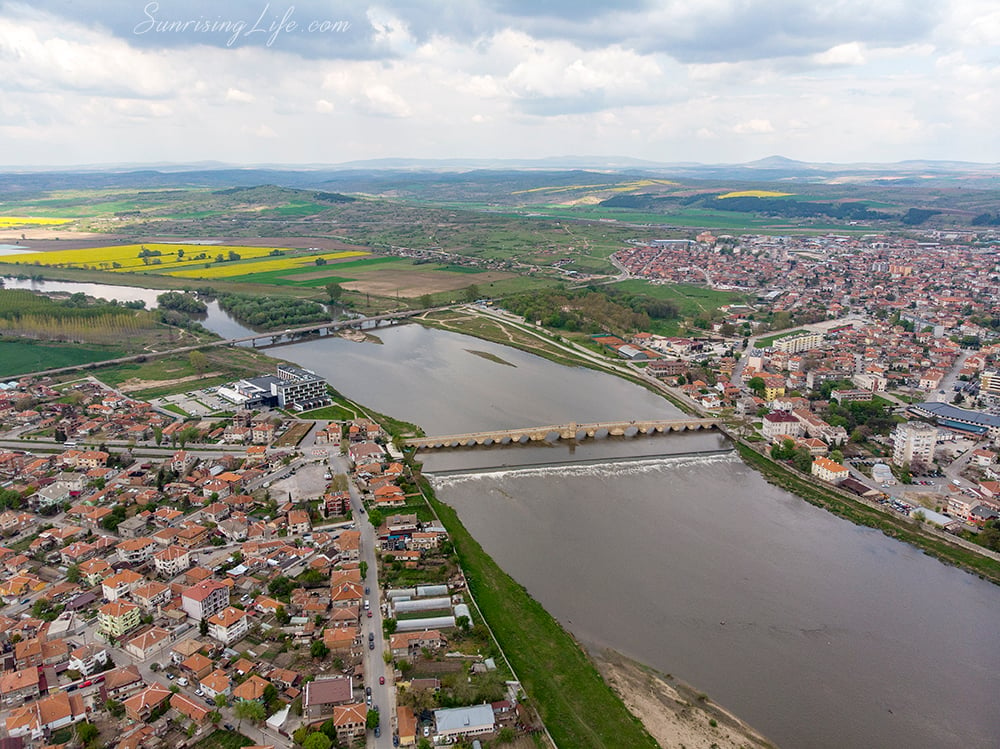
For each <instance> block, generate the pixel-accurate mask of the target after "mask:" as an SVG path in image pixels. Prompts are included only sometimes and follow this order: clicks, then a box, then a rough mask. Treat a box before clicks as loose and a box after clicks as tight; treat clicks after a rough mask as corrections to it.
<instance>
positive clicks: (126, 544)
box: [116, 536, 160, 564]
mask: <svg viewBox="0 0 1000 749" xmlns="http://www.w3.org/2000/svg"><path fill="white" fill-rule="evenodd" d="M116 548H117V550H118V558H119V559H120V560H122V561H123V562H125V563H126V564H142V563H143V562H145V561H147V560H148V559H150V558H151V557H152V556H153V554H154V553H155V552H156V551H157V550H158V549H159V548H160V547H159V546H157V544H156V541H154V540H153V539H151V538H149V537H148V536H140V537H139V538H130V539H127V540H125V541H122V542H121V543H120V544H118V546H117V547H116Z"/></svg>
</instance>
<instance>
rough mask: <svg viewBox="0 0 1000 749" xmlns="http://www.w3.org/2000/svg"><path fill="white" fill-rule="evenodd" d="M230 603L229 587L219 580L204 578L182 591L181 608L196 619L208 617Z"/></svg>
mask: <svg viewBox="0 0 1000 749" xmlns="http://www.w3.org/2000/svg"><path fill="white" fill-rule="evenodd" d="M228 603H229V588H227V587H226V586H225V585H223V584H222V583H220V582H219V581H218V580H211V579H209V580H202V581H201V582H200V583H195V584H194V585H192V586H191V587H190V588H185V589H184V591H183V592H182V593H181V608H182V609H183V610H184V613H186V614H187V615H188V616H190V617H191V618H192V619H194V620H195V621H201V620H202V619H207V618H208V617H210V616H214V615H215V614H217V613H219V612H220V611H222V609H224V608H225V607H226V606H227V605H228Z"/></svg>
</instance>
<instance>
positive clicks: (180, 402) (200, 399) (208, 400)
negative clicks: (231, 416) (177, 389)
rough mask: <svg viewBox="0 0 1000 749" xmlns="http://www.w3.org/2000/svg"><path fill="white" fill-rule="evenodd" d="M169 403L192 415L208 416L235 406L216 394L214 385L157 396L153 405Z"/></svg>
mask: <svg viewBox="0 0 1000 749" xmlns="http://www.w3.org/2000/svg"><path fill="white" fill-rule="evenodd" d="M168 404H170V405H174V406H177V407H178V408H180V409H181V410H182V411H184V412H185V413H188V414H190V415H191V416H208V415H209V414H213V413H218V412H220V411H232V410H233V409H234V408H235V406H234V405H233V404H232V403H230V402H229V401H227V400H226V399H225V398H221V397H219V396H218V395H216V389H215V388H214V387H213V388H205V389H203V390H190V391H188V392H186V393H177V394H176V395H167V396H164V397H163V398H156V399H155V400H154V401H153V405H154V406H158V407H160V408H163V407H165V406H166V405H168Z"/></svg>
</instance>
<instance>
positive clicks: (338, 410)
mask: <svg viewBox="0 0 1000 749" xmlns="http://www.w3.org/2000/svg"><path fill="white" fill-rule="evenodd" d="M296 418H299V419H315V420H316V421H351V420H352V419H356V418H358V415H357V414H356V413H355V412H354V411H353V410H351V409H349V408H345V407H344V406H340V405H337V404H336V403H334V404H333V405H332V406H324V407H323V408H315V409H313V410H312V411H304V412H302V413H300V414H296Z"/></svg>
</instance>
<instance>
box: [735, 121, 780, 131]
mask: <svg viewBox="0 0 1000 749" xmlns="http://www.w3.org/2000/svg"><path fill="white" fill-rule="evenodd" d="M733 132H734V133H738V134H740V135H746V134H748V133H773V132H774V125H772V124H771V121H770V120H764V119H754V120H747V121H746V122H740V123H738V124H736V125H734V126H733Z"/></svg>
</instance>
